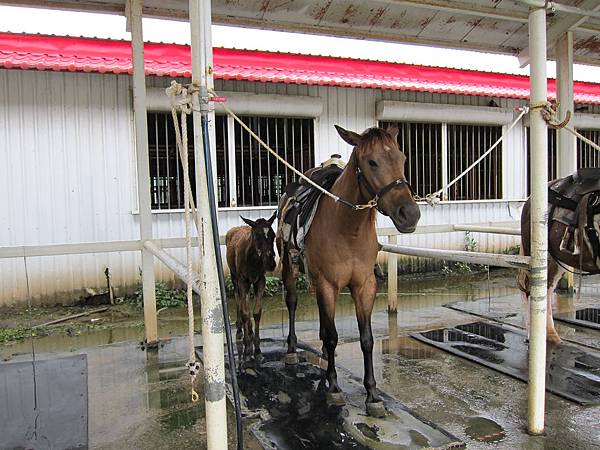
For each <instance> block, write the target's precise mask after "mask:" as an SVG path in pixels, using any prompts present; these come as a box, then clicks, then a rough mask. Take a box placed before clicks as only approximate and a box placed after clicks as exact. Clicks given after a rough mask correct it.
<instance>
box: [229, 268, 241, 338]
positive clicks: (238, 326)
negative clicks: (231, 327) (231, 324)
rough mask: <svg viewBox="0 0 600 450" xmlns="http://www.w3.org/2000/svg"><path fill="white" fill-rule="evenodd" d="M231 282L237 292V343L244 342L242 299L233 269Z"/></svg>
mask: <svg viewBox="0 0 600 450" xmlns="http://www.w3.org/2000/svg"><path fill="white" fill-rule="evenodd" d="M231 282H232V283H233V286H234V290H235V309H236V312H237V316H236V319H235V328H236V332H235V340H236V341H241V340H242V336H243V332H242V308H241V302H242V299H241V298H240V290H239V288H238V279H237V274H236V273H235V271H234V270H233V269H231Z"/></svg>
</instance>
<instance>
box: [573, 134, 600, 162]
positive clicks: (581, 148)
mask: <svg viewBox="0 0 600 450" xmlns="http://www.w3.org/2000/svg"><path fill="white" fill-rule="evenodd" d="M577 131H578V132H579V133H581V134H582V135H583V136H585V137H586V138H588V139H589V140H590V141H592V142H594V143H596V144H600V130H577ZM577 167H600V152H599V151H598V150H596V149H595V148H594V147H592V146H591V145H589V144H586V143H585V142H583V141H582V140H581V139H577Z"/></svg>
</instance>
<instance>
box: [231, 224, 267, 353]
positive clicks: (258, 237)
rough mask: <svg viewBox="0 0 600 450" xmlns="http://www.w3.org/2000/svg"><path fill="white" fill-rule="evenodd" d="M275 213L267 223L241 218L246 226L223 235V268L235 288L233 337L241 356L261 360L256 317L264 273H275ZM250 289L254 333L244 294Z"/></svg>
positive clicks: (262, 291) (246, 294)
mask: <svg viewBox="0 0 600 450" xmlns="http://www.w3.org/2000/svg"><path fill="white" fill-rule="evenodd" d="M275 217H276V213H275V214H273V216H272V217H271V218H269V219H258V220H256V221H254V220H250V219H246V218H245V217H242V220H243V221H244V222H246V223H247V224H248V226H241V227H235V228H232V229H231V230H229V231H228V232H227V234H226V235H225V244H226V246H227V264H228V266H229V270H230V272H231V280H232V281H233V286H234V288H235V295H236V303H237V321H236V326H237V333H236V338H237V340H238V341H239V340H240V339H242V337H243V341H244V356H245V357H249V356H250V355H251V354H252V345H253V344H254V356H255V358H256V359H260V358H261V351H260V317H261V315H262V297H263V294H264V292H265V282H266V278H265V273H266V272H271V271H273V270H274V269H275V253H274V251H273V242H274V240H275V233H274V232H273V229H272V228H271V226H272V225H273V221H274V220H275ZM251 286H253V287H254V296H255V303H254V313H253V316H254V330H253V329H252V320H251V319H250V308H249V305H248V294H249V292H250V287H251Z"/></svg>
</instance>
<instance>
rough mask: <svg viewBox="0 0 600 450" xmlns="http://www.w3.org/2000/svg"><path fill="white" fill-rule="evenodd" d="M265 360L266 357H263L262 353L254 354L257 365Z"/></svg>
mask: <svg viewBox="0 0 600 450" xmlns="http://www.w3.org/2000/svg"><path fill="white" fill-rule="evenodd" d="M264 360H265V357H264V356H263V354H262V353H255V354H254V361H256V362H257V363H259V364H260V363H261V362H263V361H264Z"/></svg>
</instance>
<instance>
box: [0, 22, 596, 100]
mask: <svg viewBox="0 0 600 450" xmlns="http://www.w3.org/2000/svg"><path fill="white" fill-rule="evenodd" d="M144 49H145V52H144V53H145V66H146V74H148V75H158V76H169V77H176V76H184V77H189V76H190V75H191V65H190V50H189V47H188V46H185V45H176V44H156V43H146V44H145V46H144ZM0 67H3V68H7V69H13V68H15V69H35V70H54V71H71V72H100V73H131V72H132V66H131V47H130V43H129V42H127V41H116V40H107V39H90V38H75V37H58V36H42V35H30V34H13V33H0ZM214 74H215V77H216V78H221V79H225V80H227V79H236V80H248V81H262V82H273V83H289V84H309V85H329V86H346V87H360V88H376V89H394V90H405V91H424V92H436V93H450V94H463V95H484V96H491V97H508V98H527V97H528V96H529V78H528V77H525V76H519V75H507V74H497V73H489V72H477V71H471V70H460V69H447V68H440V67H427V66H417V65H410V64H397V63H389V62H380V61H364V60H355V59H347V58H333V57H325V56H308V55H296V54H287V53H271V52H263V51H250V50H231V49H223V48H215V49H214ZM548 91H549V96H550V97H551V98H554V97H555V95H556V83H555V81H554V80H550V81H549V82H548ZM575 101H576V102H578V103H587V104H600V84H595V83H583V82H576V83H575Z"/></svg>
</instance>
